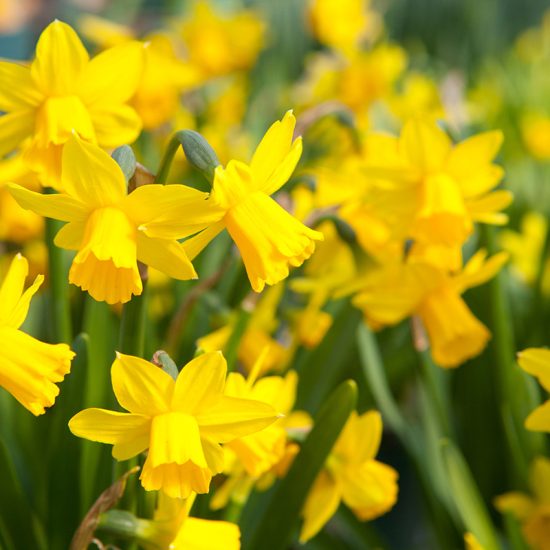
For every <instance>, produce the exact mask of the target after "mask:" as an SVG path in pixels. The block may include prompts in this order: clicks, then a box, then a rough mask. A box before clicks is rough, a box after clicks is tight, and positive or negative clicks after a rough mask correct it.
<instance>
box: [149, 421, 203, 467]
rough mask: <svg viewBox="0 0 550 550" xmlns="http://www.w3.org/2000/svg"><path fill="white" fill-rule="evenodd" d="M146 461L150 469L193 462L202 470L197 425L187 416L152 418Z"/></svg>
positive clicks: (201, 452)
mask: <svg viewBox="0 0 550 550" xmlns="http://www.w3.org/2000/svg"><path fill="white" fill-rule="evenodd" d="M147 460H148V461H149V462H150V465H151V467H152V468H157V467H158V466H161V465H163V464H172V463H173V464H185V463H186V462H188V461H191V462H193V464H195V465H196V466H199V467H200V468H206V467H207V464H206V459H205V456H204V453H203V450H202V445H201V439H200V433H199V427H198V425H197V421H196V420H195V418H193V417H192V416H191V415H189V414H184V413H180V412H169V413H166V414H160V415H157V416H155V417H154V418H153V422H152V424H151V443H150V446H149V454H148V456H147Z"/></svg>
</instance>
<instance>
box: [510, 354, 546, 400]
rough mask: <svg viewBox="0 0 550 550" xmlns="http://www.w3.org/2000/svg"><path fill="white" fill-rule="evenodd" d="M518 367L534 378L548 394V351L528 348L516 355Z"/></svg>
mask: <svg viewBox="0 0 550 550" xmlns="http://www.w3.org/2000/svg"><path fill="white" fill-rule="evenodd" d="M518 363H519V366H520V367H521V368H522V369H523V370H524V371H525V372H528V373H529V374H532V375H533V376H536V377H537V379H538V381H539V382H540V383H541V384H542V386H543V387H544V389H545V390H546V391H549V392H550V350H548V349H544V348H528V349H525V350H523V351H520V352H519V353H518Z"/></svg>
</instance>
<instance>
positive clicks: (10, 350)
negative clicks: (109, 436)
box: [0, 254, 75, 416]
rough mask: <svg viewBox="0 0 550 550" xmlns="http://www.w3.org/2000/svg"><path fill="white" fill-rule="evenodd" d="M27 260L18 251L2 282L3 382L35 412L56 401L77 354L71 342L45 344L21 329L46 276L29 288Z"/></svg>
mask: <svg viewBox="0 0 550 550" xmlns="http://www.w3.org/2000/svg"><path fill="white" fill-rule="evenodd" d="M28 271H29V264H28V262H27V260H26V259H25V258H24V257H23V256H21V254H18V255H17V256H15V258H14V259H13V260H12V263H11V266H10V268H9V270H8V273H7V275H6V278H5V279H4V281H3V282H2V285H1V286H0V386H1V387H3V388H5V389H6V390H8V391H9V392H10V393H11V394H12V395H13V396H14V397H15V399H17V401H19V403H21V404H22V405H23V406H24V407H25V408H27V409H28V410H29V411H31V412H32V413H33V414H34V415H35V416H38V415H40V414H43V413H44V412H45V407H51V406H52V405H53V404H54V401H55V398H56V396H57V395H58V394H59V388H58V387H57V386H56V385H55V383H56V382H61V381H62V380H63V378H64V376H65V375H66V374H67V373H68V372H69V370H70V368H71V360H72V358H73V357H74V355H75V354H74V352H72V351H71V350H70V348H69V346H68V345H67V344H45V343H43V342H40V341H39V340H37V339H36V338H33V337H32V336H29V335H28V334H25V333H24V332H23V331H21V330H19V328H20V327H21V325H22V324H23V321H24V320H25V317H26V316H27V313H28V311H29V306H30V303H31V299H32V297H33V296H34V294H36V292H37V291H38V289H39V288H40V285H41V284H42V282H43V281H44V277H43V276H42V275H39V276H38V277H36V279H35V281H34V283H33V284H32V285H31V286H30V287H29V288H28V289H27V290H25V291H23V287H24V284H25V279H26V277H27V274H28Z"/></svg>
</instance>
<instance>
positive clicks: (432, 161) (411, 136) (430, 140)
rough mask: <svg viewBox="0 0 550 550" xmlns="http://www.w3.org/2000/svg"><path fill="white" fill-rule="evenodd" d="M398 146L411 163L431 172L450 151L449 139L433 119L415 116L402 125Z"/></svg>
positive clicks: (438, 166)
mask: <svg viewBox="0 0 550 550" xmlns="http://www.w3.org/2000/svg"><path fill="white" fill-rule="evenodd" d="M399 148H400V150H401V153H402V154H403V155H404V156H405V158H407V160H408V161H409V163H410V164H411V165H413V166H414V167H416V168H419V169H421V170H422V171H423V172H432V171H434V170H437V169H439V168H441V167H442V165H443V164H444V162H445V160H446V158H447V156H448V154H449V152H450V151H451V140H450V139H449V136H448V135H447V134H446V133H445V132H444V131H443V130H442V129H441V128H440V127H439V126H438V125H437V123H436V122H435V121H431V120H427V119H421V118H416V119H412V120H409V121H408V122H407V123H406V124H405V126H404V127H403V130H402V131H401V136H400V137H399Z"/></svg>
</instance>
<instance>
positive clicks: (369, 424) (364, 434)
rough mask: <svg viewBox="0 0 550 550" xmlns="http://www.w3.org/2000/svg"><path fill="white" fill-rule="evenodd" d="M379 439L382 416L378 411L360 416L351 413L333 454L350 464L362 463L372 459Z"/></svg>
mask: <svg viewBox="0 0 550 550" xmlns="http://www.w3.org/2000/svg"><path fill="white" fill-rule="evenodd" d="M381 439H382V416H381V415H380V413H379V412H378V411H369V412H366V413H364V414H362V415H361V416H357V414H356V413H355V412H353V413H352V416H350V418H349V420H348V421H347V423H346V426H345V427H344V430H343V431H342V433H341V434H340V437H339V438H338V441H337V442H336V446H335V448H334V451H333V452H334V453H337V454H338V455H344V456H346V457H347V459H348V460H349V461H350V462H356V463H357V462H360V463H362V462H365V461H366V460H372V459H374V457H375V456H376V453H378V448H379V447H380V441H381Z"/></svg>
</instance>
